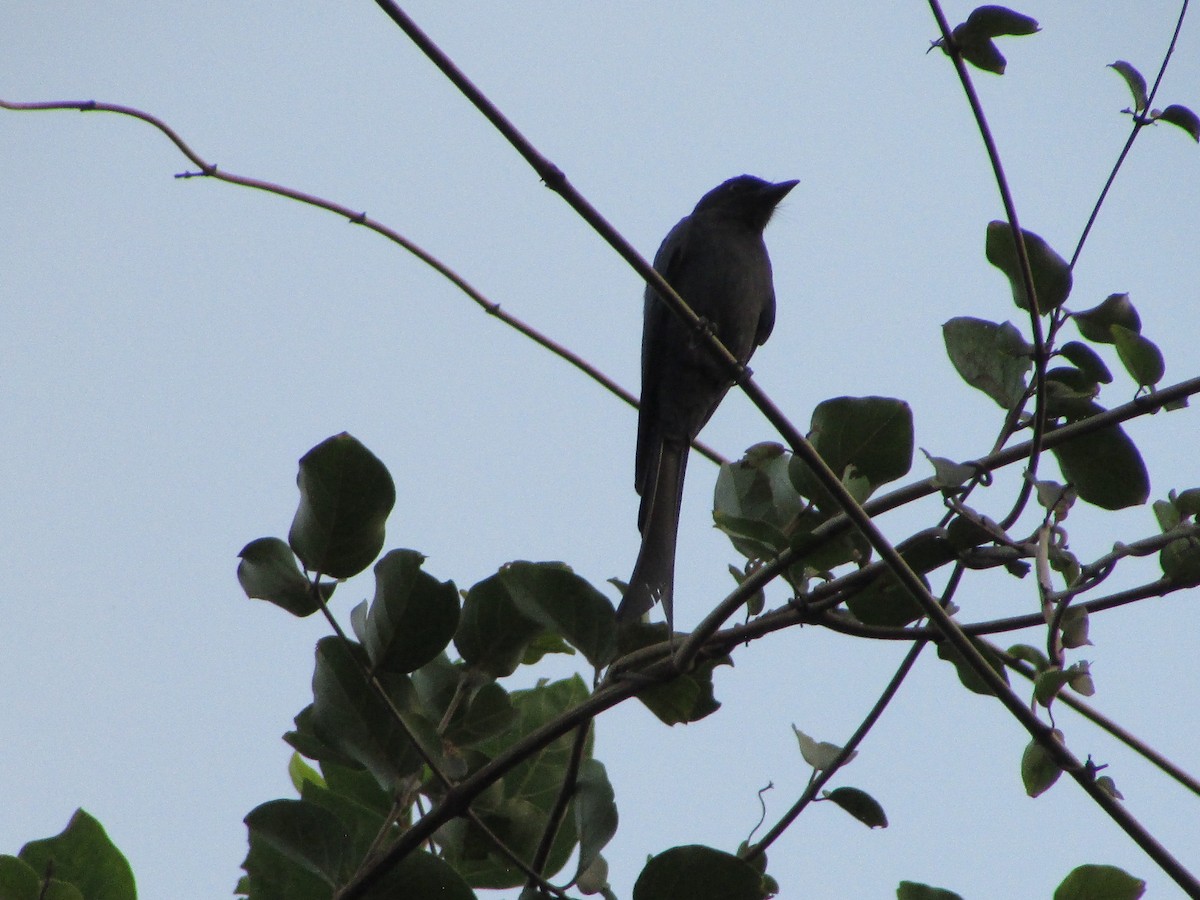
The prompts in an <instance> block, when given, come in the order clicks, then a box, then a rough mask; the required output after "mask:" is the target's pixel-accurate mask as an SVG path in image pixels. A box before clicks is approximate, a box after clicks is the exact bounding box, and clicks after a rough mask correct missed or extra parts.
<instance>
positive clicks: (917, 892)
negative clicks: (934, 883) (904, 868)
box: [896, 881, 963, 900]
mask: <svg viewBox="0 0 1200 900" xmlns="http://www.w3.org/2000/svg"><path fill="white" fill-rule="evenodd" d="M896 900H963V898H962V896H961V895H959V894H956V893H954V891H948V890H946V889H945V888H937V887H930V886H929V885H927V884H921V883H920V882H917V881H902V882H900V884H899V885H898V886H897V887H896Z"/></svg>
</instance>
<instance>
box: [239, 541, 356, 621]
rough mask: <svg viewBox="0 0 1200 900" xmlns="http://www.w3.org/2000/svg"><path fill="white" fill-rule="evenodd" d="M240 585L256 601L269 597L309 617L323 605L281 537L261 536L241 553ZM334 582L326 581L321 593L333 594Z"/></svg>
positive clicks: (288, 608) (289, 610)
mask: <svg viewBox="0 0 1200 900" xmlns="http://www.w3.org/2000/svg"><path fill="white" fill-rule="evenodd" d="M238 556H239V557H240V558H241V560H242V561H241V562H240V563H238V568H237V577H238V584H240V585H241V586H242V590H243V591H245V592H246V596H247V597H250V598H251V599H253V600H266V601H268V602H270V603H274V604H275V605H276V606H279V607H281V608H283V609H286V610H287V611H288V612H290V613H291V614H292V615H294V616H300V617H301V618H303V617H304V616H309V615H312V614H313V613H315V612H316V611H317V610H318V609H320V608H321V604H320V603H318V602H317V601H316V599H315V598H314V597H313V594H312V589H311V585H310V584H309V582H308V579H307V578H305V577H304V573H303V572H301V571H300V567H299V566H298V565H297V564H296V555H295V554H294V553H292V550H291V548H290V547H289V546H288V545H287V544H285V543H284V542H283V541H281V540H280V539H279V538H273V537H269V538H259V539H258V540H254V541H251V542H250V543H248V544H247V545H246V546H245V547H243V548H242V550H241V552H240V553H238ZM335 587H337V585H336V584H335V583H334V582H323V583H322V584H321V586H320V591H321V596H322V597H324V598H325V599H326V600H328V599H329V598H330V597H331V596H333V589H334V588H335Z"/></svg>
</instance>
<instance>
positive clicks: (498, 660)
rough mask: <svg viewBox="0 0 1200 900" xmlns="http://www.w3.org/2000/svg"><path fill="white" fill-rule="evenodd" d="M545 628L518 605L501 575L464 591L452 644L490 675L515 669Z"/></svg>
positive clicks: (501, 675) (471, 663) (471, 662)
mask: <svg viewBox="0 0 1200 900" xmlns="http://www.w3.org/2000/svg"><path fill="white" fill-rule="evenodd" d="M544 631H545V629H544V628H543V626H542V625H540V624H539V623H537V622H535V621H533V620H532V619H530V618H529V617H528V616H526V615H524V614H523V613H521V612H520V610H518V609H517V606H516V604H515V603H514V602H513V598H512V595H511V594H510V593H509V591H508V587H507V586H506V585H505V584H504V581H503V579H502V578H501V577H500V575H498V574H497V575H492V576H490V577H489V578H485V579H484V580H483V581H481V582H479V583H478V584H476V585H475V586H474V587H472V588H471V589H470V590H469V591H467V596H466V599H465V600H464V601H463V607H462V615H461V617H460V619H459V623H458V631H457V633H456V634H455V635H454V646H455V647H456V648H457V650H458V653H459V655H460V656H461V657H462V658H463V660H464V661H465V662H466V663H467V664H468V665H470V666H472V667H473V668H476V669H478V670H479V671H481V672H485V673H487V674H488V675H490V676H492V677H493V678H503V677H506V676H508V675H511V674H512V673H513V672H515V671H516V670H517V667H518V666H519V665H521V663H522V662H523V661H524V658H525V651H526V649H527V648H528V647H529V645H530V644H531V643H532V642H533V640H534V638H536V637H537V636H538V635H540V634H542V633H543V632H544Z"/></svg>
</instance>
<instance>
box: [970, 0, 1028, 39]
mask: <svg viewBox="0 0 1200 900" xmlns="http://www.w3.org/2000/svg"><path fill="white" fill-rule="evenodd" d="M966 24H967V26H968V27H969V28H971V29H972V30H973V31H974V32H975V33H977V34H981V35H985V36H987V37H1002V36H1003V35H1018V36H1019V35H1027V34H1035V33H1036V32H1037V31H1038V23H1037V20H1036V19H1031V18H1030V17H1029V16H1024V15H1021V13H1019V12H1014V11H1013V10H1011V9H1009V8H1008V7H1005V6H980V7H977V8H975V9H974V10H972V12H971V14H970V15H969V16H967V22H966Z"/></svg>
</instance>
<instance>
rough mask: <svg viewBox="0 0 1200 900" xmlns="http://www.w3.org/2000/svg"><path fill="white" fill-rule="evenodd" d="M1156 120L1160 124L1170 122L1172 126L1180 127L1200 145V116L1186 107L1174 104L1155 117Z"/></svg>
mask: <svg viewBox="0 0 1200 900" xmlns="http://www.w3.org/2000/svg"><path fill="white" fill-rule="evenodd" d="M1155 118H1156V119H1157V120H1158V121H1159V122H1170V123H1171V124H1172V125H1178V126H1179V127H1180V128H1182V129H1183V130H1184V131H1186V132H1187V133H1188V134H1190V135H1191V136H1192V140H1193V141H1196V142H1197V143H1200V116H1197V115H1196V114H1195V113H1194V112H1192V111H1191V110H1190V109H1188V108H1187V107H1186V106H1180V105H1179V104H1178V103H1172V104H1171V105H1170V106H1168V107H1167V108H1166V109H1164V110H1163V111H1162V112H1160V113H1159V114H1158V115H1157V116H1155Z"/></svg>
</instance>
